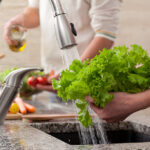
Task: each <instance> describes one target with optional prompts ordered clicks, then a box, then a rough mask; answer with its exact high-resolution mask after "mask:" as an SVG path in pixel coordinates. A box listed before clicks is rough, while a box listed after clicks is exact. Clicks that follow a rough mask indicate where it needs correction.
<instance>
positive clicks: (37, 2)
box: [28, 0, 39, 8]
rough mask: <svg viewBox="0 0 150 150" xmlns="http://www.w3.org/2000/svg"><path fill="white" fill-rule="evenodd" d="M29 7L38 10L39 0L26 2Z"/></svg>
mask: <svg viewBox="0 0 150 150" xmlns="http://www.w3.org/2000/svg"><path fill="white" fill-rule="evenodd" d="M28 4H29V6H30V7H34V8H39V0H28Z"/></svg>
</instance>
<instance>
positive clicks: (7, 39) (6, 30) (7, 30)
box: [4, 22, 17, 45]
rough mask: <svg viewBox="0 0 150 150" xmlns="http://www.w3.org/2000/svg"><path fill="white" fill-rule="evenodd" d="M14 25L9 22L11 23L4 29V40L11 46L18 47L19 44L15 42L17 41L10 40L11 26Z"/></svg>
mask: <svg viewBox="0 0 150 150" xmlns="http://www.w3.org/2000/svg"><path fill="white" fill-rule="evenodd" d="M11 25H12V23H11V22H9V23H7V24H6V25H5V27H4V39H5V41H6V42H7V43H8V44H9V45H16V44H17V41H15V40H12V39H11V38H10V33H9V32H10V31H9V30H10V26H11Z"/></svg>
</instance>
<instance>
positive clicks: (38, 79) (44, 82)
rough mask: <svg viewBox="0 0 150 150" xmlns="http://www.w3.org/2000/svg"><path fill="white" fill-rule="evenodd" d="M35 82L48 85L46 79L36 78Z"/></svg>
mask: <svg viewBox="0 0 150 150" xmlns="http://www.w3.org/2000/svg"><path fill="white" fill-rule="evenodd" d="M37 81H38V83H39V84H42V85H46V84H48V81H47V78H46V77H37Z"/></svg>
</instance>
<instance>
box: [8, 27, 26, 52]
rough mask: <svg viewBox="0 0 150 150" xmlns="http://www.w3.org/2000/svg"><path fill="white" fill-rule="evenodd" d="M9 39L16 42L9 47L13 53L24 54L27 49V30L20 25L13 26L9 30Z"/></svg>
mask: <svg viewBox="0 0 150 150" xmlns="http://www.w3.org/2000/svg"><path fill="white" fill-rule="evenodd" d="M9 37H10V38H11V39H12V40H13V41H14V42H15V44H13V45H9V48H10V50H11V51H13V52H22V51H24V49H25V47H26V39H25V38H26V30H25V28H23V27H22V26H20V25H12V26H11V27H10V30H9Z"/></svg>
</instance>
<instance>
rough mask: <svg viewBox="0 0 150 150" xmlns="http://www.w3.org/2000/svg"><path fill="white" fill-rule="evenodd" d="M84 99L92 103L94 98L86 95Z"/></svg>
mask: <svg viewBox="0 0 150 150" xmlns="http://www.w3.org/2000/svg"><path fill="white" fill-rule="evenodd" d="M85 100H86V101H87V102H89V103H94V100H93V99H92V98H91V96H86V97H85Z"/></svg>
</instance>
